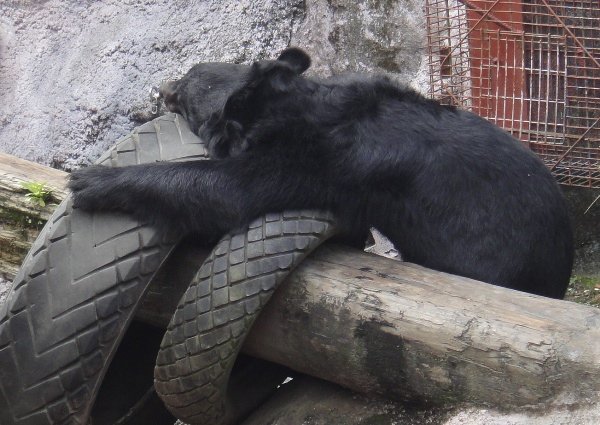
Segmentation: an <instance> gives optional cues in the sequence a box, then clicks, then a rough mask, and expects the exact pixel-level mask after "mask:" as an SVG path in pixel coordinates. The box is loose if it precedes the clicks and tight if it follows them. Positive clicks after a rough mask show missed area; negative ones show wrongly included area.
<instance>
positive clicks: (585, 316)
mask: <svg viewBox="0 0 600 425" xmlns="http://www.w3.org/2000/svg"><path fill="white" fill-rule="evenodd" d="M25 181H36V182H45V183H46V184H47V185H48V186H49V187H50V188H52V189H53V194H54V196H55V197H56V198H57V200H60V199H62V197H64V196H65V190H64V186H65V182H66V173H64V172H61V171H57V170H52V169H49V168H47V167H43V166H40V165H37V164H32V163H30V162H27V161H22V160H19V159H17V158H14V157H11V156H8V155H5V154H0V212H1V213H2V215H1V216H0V248H1V249H0V273H3V274H4V275H5V276H8V277H11V276H10V275H11V274H12V273H14V271H16V269H17V268H18V266H19V264H20V261H21V260H22V258H23V257H24V255H25V253H26V251H27V248H28V247H29V245H30V243H31V241H32V240H33V239H34V238H35V234H36V223H35V221H36V219H39V221H40V222H43V221H45V218H46V217H47V216H48V214H49V213H50V212H51V211H52V209H53V207H52V206H49V207H46V208H39V207H37V206H35V205H33V204H32V203H31V202H30V201H29V200H28V199H27V198H26V197H25V191H24V190H23V189H22V187H21V183H22V182H25ZM20 216H23V217H26V219H25V220H19V219H15V217H20ZM27 218H28V219H30V220H31V221H32V223H27V220H28V219H27ZM178 252H179V254H178ZM182 252H184V253H185V255H184V254H183V253H182ZM205 255H206V251H205V250H202V249H201V248H197V247H196V248H195V245H193V244H192V245H182V246H181V247H180V249H178V250H176V251H175V255H174V256H172V257H173V258H170V259H169V261H168V262H167V264H166V265H165V266H164V267H163V269H162V270H161V272H159V273H158V275H157V277H156V278H155V279H154V280H153V283H152V285H151V287H150V289H149V293H148V295H147V297H146V299H145V301H144V303H143V304H142V306H141V309H140V311H139V313H138V318H141V319H142V320H145V321H149V322H152V323H154V324H158V325H161V326H166V323H167V322H168V320H169V318H170V316H171V314H172V311H173V309H174V306H175V305H176V304H177V301H178V299H179V297H180V296H181V294H182V293H183V292H184V291H185V289H186V288H187V285H188V283H189V280H190V277H191V276H192V275H193V273H194V269H195V267H198V266H199V265H200V264H201V263H202V260H203V257H204V256H205ZM244 351H246V352H247V353H249V354H252V355H254V356H256V357H260V358H263V359H266V360H270V361H274V362H277V363H281V364H283V365H287V366H289V367H291V368H293V369H295V370H297V371H299V372H303V373H306V374H309V375H313V376H316V377H320V378H322V379H325V380H328V381H331V382H335V383H338V384H340V385H342V386H344V387H347V388H350V389H353V390H356V391H359V392H362V393H378V394H382V395H384V396H386V397H388V398H391V399H395V400H410V401H417V402H432V403H436V404H437V403H446V402H461V401H469V402H475V403H480V404H485V405H494V406H502V407H503V408H506V407H510V406H519V407H521V406H537V407H542V408H544V409H546V408H548V407H551V406H560V405H569V406H572V405H577V404H581V403H584V402H586V401H590V402H597V401H598V399H600V310H599V309H597V308H593V307H588V306H583V305H578V304H574V303H571V302H567V301H559V300H552V299H546V298H543V297H538V296H534V295H529V294H524V293H521V292H517V291H512V290H507V289H504V288H499V287H495V286H492V285H487V284H484V283H481V282H476V281H473V280H470V279H465V278H461V277H457V276H451V275H448V274H445V273H440V272H437V271H433V270H429V269H425V268H423V267H419V266H416V265H412V264H409V263H402V262H398V261H395V260H390V259H387V258H382V257H378V256H375V255H371V254H367V253H364V252H361V251H357V250H351V249H349V248H345V247H341V246H335V245H329V246H325V247H323V248H320V249H318V250H317V251H316V252H315V253H314V254H313V255H311V257H309V258H308V259H307V260H306V261H305V262H303V263H302V264H301V265H300V267H299V268H298V269H296V270H295V271H294V272H293V273H292V275H291V276H290V278H289V279H288V280H287V281H286V282H285V283H284V284H283V285H282V287H281V288H280V289H279V290H278V291H277V292H276V293H275V295H274V297H273V300H272V301H271V302H270V303H269V304H268V305H267V307H266V309H265V311H264V312H263V313H262V314H261V316H260V317H259V319H258V320H257V322H256V324H255V325H254V328H253V330H252V332H251V335H250V336H249V337H248V339H247V341H246V344H245V347H244Z"/></svg>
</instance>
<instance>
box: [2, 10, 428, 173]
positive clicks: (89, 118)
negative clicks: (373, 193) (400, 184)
mask: <svg viewBox="0 0 600 425" xmlns="http://www.w3.org/2000/svg"><path fill="white" fill-rule="evenodd" d="M423 4H424V1H423V0H400V1H394V0H387V1H386V0H367V1H360V2H356V1H351V0H306V1H302V0H259V1H250V0H225V1H222V0H203V1H192V0H177V1H173V0H152V1H150V0H138V1H134V0H102V1H91V0H87V1H86V0H47V1H38V0H21V1H18V0H12V1H11V0H8V1H7V0H2V1H0V151H4V152H7V153H10V154H13V155H16V156H19V157H21V158H25V159H29V160H32V161H36V162H39V163H42V164H46V165H51V166H53V167H56V168H62V169H65V170H70V169H72V168H74V167H78V166H80V165H82V164H86V163H89V162H91V161H93V160H94V159H95V158H96V157H98V156H99V154H100V153H102V152H103V151H104V150H105V149H106V148H107V147H108V146H110V145H111V144H113V143H114V142H115V141H116V140H118V139H119V138H120V137H121V136H123V135H125V134H127V133H128V132H129V131H131V129H132V128H133V127H135V126H136V125H139V124H140V123H141V122H143V121H145V120H148V119H150V118H152V116H151V115H150V108H151V103H150V101H149V90H150V88H151V87H152V86H155V85H158V84H159V83H160V82H161V81H163V80H166V79H172V78H176V77H178V76H180V75H182V74H183V73H185V72H186V71H187V70H188V69H189V68H190V67H191V66H192V65H193V64H195V63H197V62H201V61H227V62H237V63H248V62H252V61H254V60H256V59H261V58H270V57H274V56H276V55H277V54H278V52H280V51H281V50H282V49H283V48H285V47H286V46H288V45H296V46H301V47H304V48H305V49H306V50H307V51H308V52H309V53H311V54H312V56H313V62H314V64H315V66H314V70H313V72H316V73H318V74H321V75H328V74H331V73H333V72H341V71H386V72H390V73H392V74H394V75H395V76H396V77H398V78H399V79H401V80H403V81H409V82H415V84H416V85H417V86H420V85H422V83H423V81H425V67H424V54H425V50H424V39H425V34H424V25H423V24H424V19H423V10H422V8H423Z"/></svg>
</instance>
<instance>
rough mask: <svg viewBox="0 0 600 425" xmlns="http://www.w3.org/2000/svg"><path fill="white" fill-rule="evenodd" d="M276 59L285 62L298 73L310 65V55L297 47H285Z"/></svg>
mask: <svg viewBox="0 0 600 425" xmlns="http://www.w3.org/2000/svg"><path fill="white" fill-rule="evenodd" d="M277 60H278V61H281V62H284V63H286V64H287V65H288V66H289V67H290V68H291V69H292V70H293V71H294V72H295V73H296V74H298V75H300V74H302V73H303V72H304V71H306V70H307V69H308V68H309V67H310V56H308V54H307V53H306V52H305V51H304V50H302V49H299V48H297V47H290V48H287V49H285V50H284V51H283V52H281V54H280V55H279V57H278V58H277Z"/></svg>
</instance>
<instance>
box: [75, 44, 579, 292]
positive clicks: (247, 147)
mask: <svg viewBox="0 0 600 425" xmlns="http://www.w3.org/2000/svg"><path fill="white" fill-rule="evenodd" d="M216 66H217V69H218V65H216ZM231 66H232V67H233V68H231V71H228V72H223V78H222V79H220V80H218V79H216V77H215V75H213V74H212V73H213V72H214V71H215V69H212V70H209V71H208V73H204V74H203V72H202V65H199V68H196V71H194V70H192V71H190V73H188V74H187V75H186V76H184V77H183V78H182V80H180V81H179V82H178V83H175V84H174V85H170V86H169V87H167V88H166V89H165V90H163V92H166V93H165V100H166V101H167V105H169V107H170V108H171V109H172V110H174V111H177V112H180V113H182V114H183V115H184V116H185V118H186V119H187V120H188V121H189V122H190V125H191V127H192V128H194V129H195V130H196V131H197V132H198V133H199V134H200V136H201V137H203V138H204V139H205V141H206V143H207V145H208V148H209V151H210V154H211V157H212V158H214V159H212V160H206V161H196V162H188V163H157V164H151V165H139V166H129V167H122V168H103V167H97V166H96V167H89V168H86V169H82V170H79V171H76V172H74V173H73V174H72V177H71V182H70V187H71V189H72V191H73V195H74V202H75V205H76V206H77V207H79V208H83V209H87V210H120V211H124V212H127V213H130V214H133V215H135V216H136V217H138V218H140V219H144V220H154V221H156V222H159V223H162V224H165V225H167V226H178V227H180V228H182V230H184V231H187V232H195V233H199V234H202V235H210V236H215V235H219V234H222V233H224V232H227V231H230V230H232V229H234V228H238V227H240V226H244V225H245V224H247V223H248V222H249V221H250V220H251V219H253V218H255V217H257V216H259V215H262V214H265V213H267V212H270V211H282V210H285V209H297V208H314V209H328V210H331V211H332V212H333V213H334V214H335V215H336V217H337V218H338V220H339V226H340V228H341V229H342V230H343V232H344V234H345V235H346V236H347V238H348V240H351V241H357V240H364V237H365V235H366V234H367V231H368V229H369V227H370V226H373V227H375V228H377V229H379V230H380V231H381V232H382V233H384V234H385V235H387V236H388V237H389V238H390V240H391V241H392V242H393V243H394V244H395V245H396V247H397V248H398V249H399V251H400V252H401V253H402V256H403V258H404V259H406V260H407V261H411V262H414V263H417V264H421V265H423V266H426V267H430V268H433V269H437V270H441V271H445V272H449V273H454V274H458V275H462V276H466V277H470V278H474V279H478V280H482V281H485V282H489V283H492V284H495V285H500V286H505V287H509V288H513V289H518V290H522V291H527V292H531V293H535V294H540V295H545V296H549V297H554V298H562V297H563V296H564V293H565V291H566V287H567V284H568V281H569V276H570V273H571V266H572V261H573V242H572V231H571V226H570V222H569V217H568V213H567V208H566V204H565V200H564V198H563V196H562V194H561V191H560V189H559V187H558V185H557V184H556V182H555V180H554V178H553V177H552V175H551V174H550V172H549V171H548V170H547V169H546V167H545V166H544V164H543V163H542V162H541V161H540V160H539V159H538V158H537V157H536V156H535V155H534V154H533V153H532V152H531V151H529V150H528V149H526V148H525V147H524V146H522V145H521V143H520V142H518V141H517V140H516V139H514V138H513V137H511V136H510V135H509V134H508V133H506V132H505V131H503V130H501V129H500V128H498V127H496V126H494V125H492V124H491V123H489V122H487V121H486V120H484V119H483V118H480V117H478V116H476V115H474V114H472V113H470V112H466V111H463V110H460V109H456V108H454V107H450V106H443V105H440V104H439V103H437V102H435V101H433V100H429V99H426V98H425V97H423V96H421V95H420V94H418V93H417V92H415V91H413V90H411V89H409V88H406V87H403V86H400V85H398V84H396V83H394V82H392V81H391V80H390V79H388V78H386V77H384V76H364V75H348V76H341V77H334V78H330V79H325V80H317V79H311V78H307V77H304V76H303V75H302V73H303V72H304V71H305V70H306V69H307V68H308V67H309V66H310V58H309V57H308V55H307V54H306V53H304V52H303V51H302V50H300V49H296V48H290V49H286V50H285V51H284V52H283V53H282V54H281V55H280V56H279V58H278V59H276V60H267V61H260V62H256V63H254V64H253V65H252V66H249V67H246V66H242V65H231ZM224 69H225V68H224ZM227 69H229V68H227ZM233 70H235V71H233ZM228 79H233V80H234V81H228ZM217 80H218V81H217ZM207 81H208V83H207ZM213 85H214V87H213ZM211 89H214V90H215V93H214V94H213V95H214V97H213V100H211V105H209V106H206V104H204V102H205V99H206V98H207V96H210V94H207V91H210V90H211ZM210 108H217V109H218V110H216V111H215V110H214V109H213V110H212V112H213V113H210V112H211V110H210Z"/></svg>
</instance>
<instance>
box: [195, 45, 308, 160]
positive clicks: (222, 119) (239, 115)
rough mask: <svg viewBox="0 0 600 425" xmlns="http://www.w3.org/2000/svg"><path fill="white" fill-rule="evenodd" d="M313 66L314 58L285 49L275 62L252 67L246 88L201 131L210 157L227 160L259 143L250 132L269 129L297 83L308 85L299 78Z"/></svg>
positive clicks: (237, 90) (233, 95)
mask: <svg viewBox="0 0 600 425" xmlns="http://www.w3.org/2000/svg"><path fill="white" fill-rule="evenodd" d="M309 66H310V57H309V56H308V55H307V54H306V53H305V52H304V51H302V50H300V49H298V48H295V47H291V48H288V49H285V50H284V51H283V52H282V53H281V54H280V55H279V57H278V58H277V59H275V60H265V61H259V62H255V63H254V64H252V66H251V67H250V69H249V71H248V73H247V75H246V76H245V77H244V78H243V84H242V85H241V86H240V87H239V88H237V89H236V90H235V91H233V92H232V93H231V95H230V96H229V97H228V98H227V100H226V102H225V105H224V107H223V109H222V111H220V112H219V113H215V114H213V115H212V116H211V117H210V118H209V119H208V120H207V121H206V123H205V124H204V125H203V126H202V127H201V128H200V136H201V137H202V138H203V139H204V140H205V141H206V142H207V146H208V151H209V155H210V157H211V158H215V159H222V158H227V157H231V156H236V155H239V154H240V153H242V152H244V151H246V150H248V149H249V148H251V147H252V146H253V143H254V142H255V140H252V135H251V134H249V130H250V129H252V130H254V133H255V135H256V133H257V132H260V129H257V126H258V127H261V126H262V129H266V127H267V125H266V121H269V120H270V119H271V118H273V117H274V115H275V113H276V110H277V108H278V107H280V106H281V104H282V103H281V100H282V99H285V98H286V95H287V94H289V92H290V91H291V90H292V88H293V87H295V84H294V82H305V81H307V80H305V79H299V78H298V77H299V76H300V75H301V74H302V73H303V72H304V71H306V70H307V69H308V68H309ZM296 103H297V102H296ZM263 121H264V123H263ZM263 124H264V125H263Z"/></svg>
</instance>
